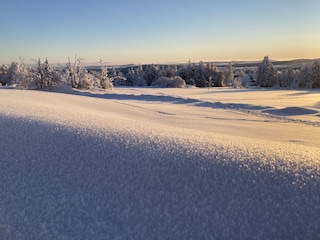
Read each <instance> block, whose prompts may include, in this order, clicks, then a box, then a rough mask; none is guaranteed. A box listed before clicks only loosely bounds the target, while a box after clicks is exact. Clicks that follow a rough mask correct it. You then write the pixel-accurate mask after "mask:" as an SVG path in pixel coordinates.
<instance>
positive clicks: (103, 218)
mask: <svg viewBox="0 0 320 240" xmlns="http://www.w3.org/2000/svg"><path fill="white" fill-rule="evenodd" d="M319 117H320V97H319V93H318V91H315V90H297V91H293V90H292V91H291V90H281V91H280V90H278V91H277V90H264V89H256V90H254V89H226V88H223V89H219V88H215V89H211V90H210V91H208V90H207V89H199V88H186V89H168V88H166V89H164V88H115V89H114V90H113V91H110V92H108V91H80V90H79V91H76V90H63V89H62V90H61V89H60V90H59V91H57V92H45V91H27V90H18V89H9V88H0V126H1V131H0V144H1V151H0V171H1V172H0V178H1V182H2V185H1V188H0V196H1V197H0V216H1V218H0V236H2V238H3V239H213V238H216V239H239V238H240V239H258V238H263V239H294V238H297V239H317V238H320V235H319V225H318V221H319V216H320V207H319V206H320V190H319V187H318V186H319V184H320V163H319V159H320V142H319V136H320V118H319Z"/></svg>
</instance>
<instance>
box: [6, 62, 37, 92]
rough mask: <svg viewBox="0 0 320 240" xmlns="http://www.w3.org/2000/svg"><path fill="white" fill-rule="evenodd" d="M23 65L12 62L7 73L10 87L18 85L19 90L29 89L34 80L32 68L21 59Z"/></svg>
mask: <svg viewBox="0 0 320 240" xmlns="http://www.w3.org/2000/svg"><path fill="white" fill-rule="evenodd" d="M20 61H21V63H17V62H12V63H11V66H10V67H9V68H8V71H7V82H6V84H8V85H16V86H17V87H19V88H28V87H29V85H30V84H31V83H32V81H33V79H34V74H33V73H32V71H31V68H30V67H28V66H27V65H26V64H25V63H24V61H23V60H22V59H21V58H20Z"/></svg>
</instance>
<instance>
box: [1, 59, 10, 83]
mask: <svg viewBox="0 0 320 240" xmlns="http://www.w3.org/2000/svg"><path fill="white" fill-rule="evenodd" d="M8 69H9V67H8V66H7V65H6V64H3V65H1V66H0V84H1V85H6V84H7V73H8Z"/></svg>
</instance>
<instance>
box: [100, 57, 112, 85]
mask: <svg viewBox="0 0 320 240" xmlns="http://www.w3.org/2000/svg"><path fill="white" fill-rule="evenodd" d="M100 66H101V73H100V77H99V80H100V85H101V87H102V88H103V89H108V90H112V89H113V84H112V79H110V78H109V77H108V68H107V65H106V64H104V63H103V61H102V60H100Z"/></svg>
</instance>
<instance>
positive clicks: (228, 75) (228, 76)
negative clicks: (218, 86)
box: [224, 63, 234, 87]
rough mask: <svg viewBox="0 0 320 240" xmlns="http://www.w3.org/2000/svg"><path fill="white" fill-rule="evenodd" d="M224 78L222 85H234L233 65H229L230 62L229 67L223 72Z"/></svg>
mask: <svg viewBox="0 0 320 240" xmlns="http://www.w3.org/2000/svg"><path fill="white" fill-rule="evenodd" d="M224 76H225V78H224V85H225V86H226V87H234V83H233V80H234V74H233V67H232V65H231V63H229V67H228V69H227V71H226V72H225V74H224Z"/></svg>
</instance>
